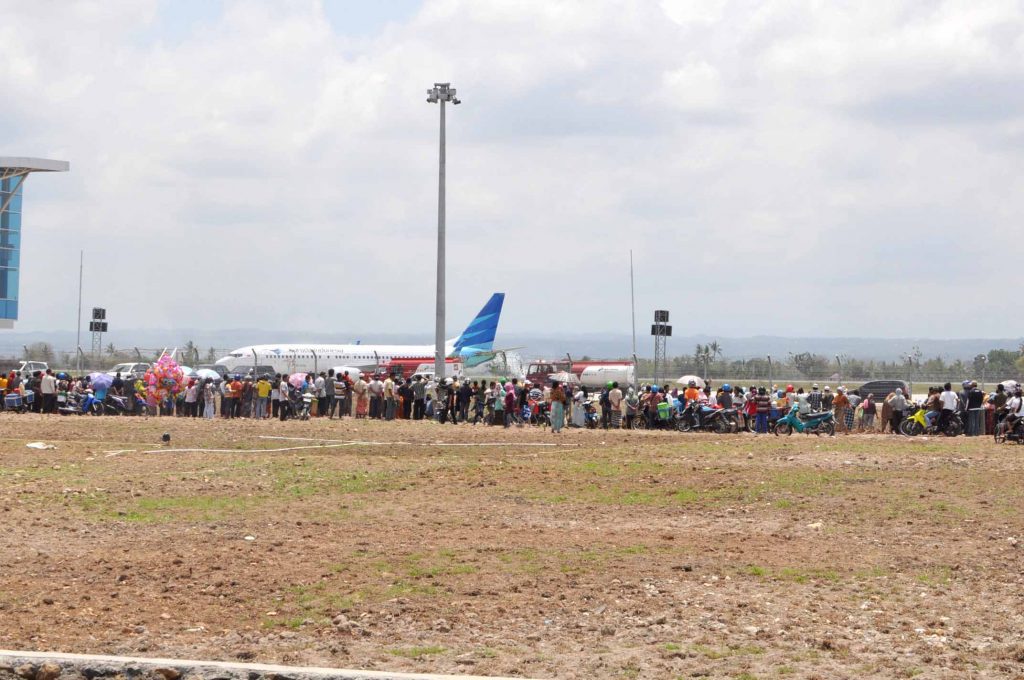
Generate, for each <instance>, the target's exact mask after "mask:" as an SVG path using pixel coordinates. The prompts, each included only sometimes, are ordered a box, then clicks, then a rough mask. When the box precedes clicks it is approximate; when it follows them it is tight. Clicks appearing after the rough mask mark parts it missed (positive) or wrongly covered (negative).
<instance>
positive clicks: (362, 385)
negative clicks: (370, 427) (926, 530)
mask: <svg viewBox="0 0 1024 680" xmlns="http://www.w3.org/2000/svg"><path fill="white" fill-rule="evenodd" d="M368 390H369V385H367V383H366V377H365V376H362V375H361V376H359V380H357V381H356V382H355V385H353V386H352V391H353V392H355V394H356V418H365V417H366V414H367V412H369V410H370V395H369V393H368Z"/></svg>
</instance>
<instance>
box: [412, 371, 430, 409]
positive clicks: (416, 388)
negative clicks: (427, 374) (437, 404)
mask: <svg viewBox="0 0 1024 680" xmlns="http://www.w3.org/2000/svg"><path fill="white" fill-rule="evenodd" d="M426 396H427V388H426V385H424V384H423V376H421V375H417V376H416V377H415V378H414V379H413V383H412V418H413V420H423V414H424V413H425V412H426V403H425V402H424V400H425V398H426Z"/></svg>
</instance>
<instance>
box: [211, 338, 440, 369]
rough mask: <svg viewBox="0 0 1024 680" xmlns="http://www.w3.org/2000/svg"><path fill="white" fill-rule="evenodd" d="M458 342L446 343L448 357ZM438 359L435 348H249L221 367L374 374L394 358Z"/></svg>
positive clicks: (223, 361)
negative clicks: (343, 369)
mask: <svg viewBox="0 0 1024 680" xmlns="http://www.w3.org/2000/svg"><path fill="white" fill-rule="evenodd" d="M454 347H455V340H449V341H447V342H445V356H448V355H450V354H451V352H452V351H453V349H454ZM433 356H434V345H328V344H310V345H299V344H294V345H249V346H247V347H239V348H238V349H236V350H233V351H232V352H231V353H230V354H228V355H227V356H226V357H224V358H223V359H220V360H218V361H217V364H219V365H221V366H224V367H225V368H226V369H227V370H228V371H229V372H231V371H234V370H235V369H236V368H237V367H239V366H273V367H274V371H275V372H276V373H288V374H292V373H314V372H320V371H326V370H327V369H329V368H336V367H338V366H345V367H348V368H358V369H359V370H361V371H364V372H365V371H371V372H372V371H373V370H375V369H376V368H377V367H378V366H381V365H382V364H386V363H387V362H388V361H391V360H392V359H424V360H429V359H430V358H431V357H433Z"/></svg>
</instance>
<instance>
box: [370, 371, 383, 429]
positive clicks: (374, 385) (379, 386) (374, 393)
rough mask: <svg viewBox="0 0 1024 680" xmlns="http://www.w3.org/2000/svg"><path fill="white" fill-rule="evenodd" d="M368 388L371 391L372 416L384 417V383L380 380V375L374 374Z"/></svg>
mask: <svg viewBox="0 0 1024 680" xmlns="http://www.w3.org/2000/svg"><path fill="white" fill-rule="evenodd" d="M366 390H367V392H369V393H370V417H371V418H380V417H382V416H383V415H384V383H382V382H381V381H380V376H379V375H377V374H376V373H374V374H373V380H371V381H370V384H369V385H367V387H366Z"/></svg>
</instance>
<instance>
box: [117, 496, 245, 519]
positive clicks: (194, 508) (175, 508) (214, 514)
mask: <svg viewBox="0 0 1024 680" xmlns="http://www.w3.org/2000/svg"><path fill="white" fill-rule="evenodd" d="M258 502H259V501H258V499H256V498H254V497H252V496H169V497H164V498H138V499H136V500H135V502H134V505H133V506H130V507H129V508H127V509H126V510H124V511H123V512H124V513H125V514H123V515H120V514H117V517H118V518H119V519H123V520H125V521H128V522H143V523H150V522H171V521H174V520H190V521H203V522H209V521H214V520H220V519H224V518H225V517H230V516H233V515H238V514H242V513H244V512H246V511H247V510H249V509H251V508H253V507H255V506H256V505H257V503H258Z"/></svg>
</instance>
